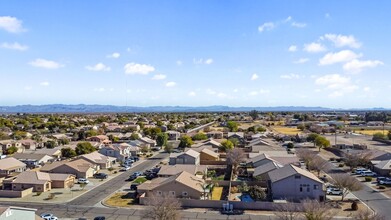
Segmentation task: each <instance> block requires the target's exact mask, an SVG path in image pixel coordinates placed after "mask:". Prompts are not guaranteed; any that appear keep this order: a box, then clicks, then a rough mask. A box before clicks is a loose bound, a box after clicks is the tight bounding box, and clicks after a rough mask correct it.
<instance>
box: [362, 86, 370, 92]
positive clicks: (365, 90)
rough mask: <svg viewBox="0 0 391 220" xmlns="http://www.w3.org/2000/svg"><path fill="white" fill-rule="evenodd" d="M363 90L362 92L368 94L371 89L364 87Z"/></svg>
mask: <svg viewBox="0 0 391 220" xmlns="http://www.w3.org/2000/svg"><path fill="white" fill-rule="evenodd" d="M363 90H364V92H369V91H371V88H370V87H368V86H367V87H364V89H363Z"/></svg>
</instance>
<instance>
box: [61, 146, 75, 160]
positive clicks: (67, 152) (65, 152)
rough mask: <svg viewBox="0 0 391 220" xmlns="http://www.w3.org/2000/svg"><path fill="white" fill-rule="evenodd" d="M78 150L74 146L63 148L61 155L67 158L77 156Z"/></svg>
mask: <svg viewBox="0 0 391 220" xmlns="http://www.w3.org/2000/svg"><path fill="white" fill-rule="evenodd" d="M76 155H77V154H76V151H75V150H73V149H72V148H69V147H66V148H62V149H61V156H62V157H65V158H72V157H76Z"/></svg>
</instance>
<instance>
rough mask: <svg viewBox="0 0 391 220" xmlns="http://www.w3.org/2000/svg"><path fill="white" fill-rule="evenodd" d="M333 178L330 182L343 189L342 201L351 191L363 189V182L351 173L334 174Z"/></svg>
mask: <svg viewBox="0 0 391 220" xmlns="http://www.w3.org/2000/svg"><path fill="white" fill-rule="evenodd" d="M331 178H332V180H331V181H330V182H331V183H332V184H333V185H334V186H336V187H338V188H340V189H341V190H342V198H341V201H343V200H344V198H345V196H346V195H347V194H348V193H349V191H351V192H354V191H358V190H360V189H362V184H361V182H359V181H358V180H357V179H356V178H355V177H353V176H350V175H349V174H334V175H332V176H331Z"/></svg>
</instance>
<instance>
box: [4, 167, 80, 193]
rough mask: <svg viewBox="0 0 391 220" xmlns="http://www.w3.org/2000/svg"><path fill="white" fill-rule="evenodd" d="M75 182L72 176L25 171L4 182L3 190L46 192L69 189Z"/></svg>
mask: <svg viewBox="0 0 391 220" xmlns="http://www.w3.org/2000/svg"><path fill="white" fill-rule="evenodd" d="M74 182H75V176H74V175H71V174H59V173H44V172H40V171H25V172H23V173H20V174H19V175H17V176H15V177H12V178H8V179H5V180H3V189H4V190H13V191H22V190H25V189H28V188H33V192H46V191H50V190H51V189H52V188H68V187H70V186H72V185H73V184H74Z"/></svg>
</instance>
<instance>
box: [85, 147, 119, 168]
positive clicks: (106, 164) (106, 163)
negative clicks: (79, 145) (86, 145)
mask: <svg viewBox="0 0 391 220" xmlns="http://www.w3.org/2000/svg"><path fill="white" fill-rule="evenodd" d="M80 158H82V159H84V160H86V161H89V162H90V163H92V164H96V165H98V166H99V167H100V168H101V169H107V168H110V167H112V165H113V164H114V163H115V160H116V158H114V157H109V156H105V155H103V154H101V153H99V152H97V151H94V152H92V153H89V154H83V155H81V156H80Z"/></svg>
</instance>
